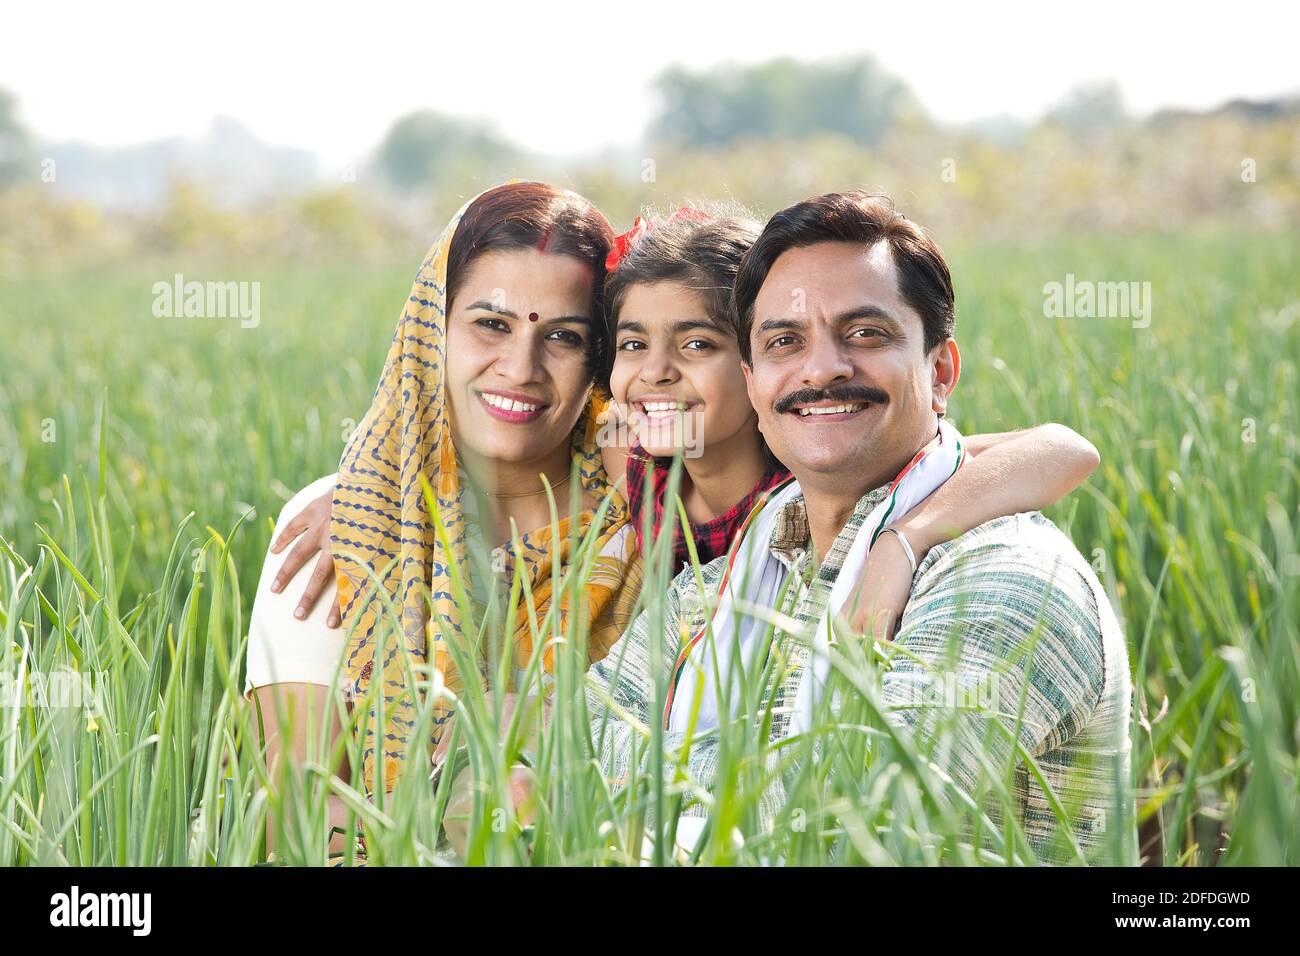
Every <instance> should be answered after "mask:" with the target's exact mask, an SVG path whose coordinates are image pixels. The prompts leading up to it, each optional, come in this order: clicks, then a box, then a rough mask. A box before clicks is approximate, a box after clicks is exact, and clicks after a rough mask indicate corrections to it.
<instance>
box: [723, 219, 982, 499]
mask: <svg viewBox="0 0 1300 956" xmlns="http://www.w3.org/2000/svg"><path fill="white" fill-rule="evenodd" d="M924 341H925V329H924V325H923V323H922V321H921V316H920V315H919V314H918V313H917V312H916V311H915V310H914V309H912V307H911V306H909V305H908V304H907V303H906V302H904V300H903V297H902V295H901V293H900V292H899V286H898V270H897V268H896V267H895V265H894V260H893V255H892V253H891V250H890V248H889V246H888V244H886V243H879V244H877V245H876V246H874V247H872V248H867V247H864V246H862V245H860V244H857V243H849V242H823V243H818V244H816V245H812V246H805V247H802V248H798V249H791V250H789V251H788V252H785V253H783V254H782V255H781V256H780V257H779V258H778V259H777V260H776V262H775V263H773V265H772V268H771V270H770V271H769V273H768V275H767V278H766V280H765V281H764V282H763V286H762V288H761V289H760V290H759V294H758V297H757V299H756V300H755V302H754V318H753V323H752V325H751V328H750V349H751V354H752V365H750V366H746V367H745V383H746V386H747V388H748V390H749V398H750V401H751V402H752V403H753V405H754V408H755V409H757V410H758V418H759V427H760V428H761V429H762V431H763V436H764V438H766V439H767V443H768V445H769V446H770V447H771V449H772V451H773V453H774V454H775V455H776V456H777V457H778V458H779V459H780V460H781V461H782V462H784V463H785V465H786V466H787V467H789V468H790V470H791V471H793V472H794V474H795V477H796V478H798V479H799V481H800V483H802V484H817V485H820V486H822V487H827V488H832V487H833V488H843V489H845V490H857V491H858V493H864V492H865V491H867V490H869V489H870V488H873V487H876V486H878V485H880V484H882V483H884V482H885V481H888V480H889V479H890V478H892V477H893V476H894V475H895V474H896V473H897V472H898V470H899V469H901V468H902V467H903V465H905V464H906V463H907V461H908V459H910V458H911V457H912V455H914V454H915V453H916V451H917V450H918V449H920V448H921V447H922V446H923V445H924V444H925V443H926V442H927V441H929V440H930V439H931V438H932V437H933V436H934V433H935V430H936V428H937V427H938V422H937V418H936V414H935V413H936V412H937V411H940V410H942V409H943V408H944V404H945V402H946V400H947V395H948V392H949V391H951V388H952V385H953V384H955V383H956V377H957V362H958V359H957V352H956V345H955V343H953V342H952V340H951V339H949V340H948V342H947V343H945V345H941V346H940V347H938V348H937V349H935V350H934V351H933V352H932V353H929V354H927V353H926V352H925V348H924Z"/></svg>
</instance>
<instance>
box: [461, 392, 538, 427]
mask: <svg viewBox="0 0 1300 956" xmlns="http://www.w3.org/2000/svg"><path fill="white" fill-rule="evenodd" d="M478 398H479V401H480V402H482V403H483V407H484V408H486V409H487V410H488V413H489V414H491V415H492V416H493V417H494V418H499V419H501V420H503V421H507V422H527V421H532V420H533V419H535V418H537V417H538V416H539V415H541V414H542V412H543V411H544V410H545V409H546V407H547V406H546V404H545V403H544V402H529V401H524V400H523V399H522V398H512V397H511V396H509V395H502V394H499V393H497V392H479V393H478Z"/></svg>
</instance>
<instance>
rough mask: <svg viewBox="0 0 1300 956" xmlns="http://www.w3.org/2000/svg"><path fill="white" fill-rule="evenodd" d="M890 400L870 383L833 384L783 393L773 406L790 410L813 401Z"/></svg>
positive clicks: (783, 410)
mask: <svg viewBox="0 0 1300 956" xmlns="http://www.w3.org/2000/svg"><path fill="white" fill-rule="evenodd" d="M888 401H889V396H888V395H886V394H885V393H884V392H882V391H881V390H880V389H878V388H874V387H872V386H870V385H832V386H831V387H830V388H801V389H799V391H797V392H791V393H790V394H789V395H783V396H782V397H781V398H780V399H778V400H777V403H776V404H775V405H773V406H772V407H773V408H774V409H776V410H777V411H778V412H788V411H790V410H791V409H792V408H794V407H795V406H796V405H811V404H812V403H813V402H839V403H848V402H875V403H876V404H877V405H883V404H885V403H886V402H888Z"/></svg>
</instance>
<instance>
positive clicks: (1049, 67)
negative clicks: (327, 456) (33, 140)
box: [0, 0, 1300, 167]
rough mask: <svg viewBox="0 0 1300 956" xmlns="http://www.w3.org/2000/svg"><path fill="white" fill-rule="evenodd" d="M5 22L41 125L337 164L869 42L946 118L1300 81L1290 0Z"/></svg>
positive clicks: (696, 0) (1218, 95) (682, 6)
mask: <svg viewBox="0 0 1300 956" xmlns="http://www.w3.org/2000/svg"><path fill="white" fill-rule="evenodd" d="M0 24H2V26H0V87H5V88H8V89H9V90H10V91H12V92H13V93H15V94H16V95H17V96H18V98H19V103H20V109H21V116H22V118H23V120H24V122H25V123H26V124H27V125H28V126H29V127H31V128H32V129H34V130H35V131H36V132H37V134H38V135H40V136H42V137H45V138H49V139H80V140H85V141H89V142H93V143H98V144H103V145H125V144H128V143H135V142H140V141H142V140H147V139H155V138H159V137H163V136H172V135H178V134H179V135H194V134H199V133H201V132H203V131H204V130H205V129H206V128H207V126H208V124H209V122H210V121H211V119H212V117H213V116H214V115H215V114H219V113H220V114H226V115H229V116H233V117H235V118H236V119H238V120H239V121H240V122H242V123H244V124H246V125H247V126H248V127H249V128H251V129H252V130H253V132H254V133H255V134H257V135H258V136H259V137H260V138H262V139H264V140H266V141H268V142H272V143H277V144H284V145H292V146H300V147H305V148H307V149H311V150H313V151H315V152H316V153H318V154H319V155H320V156H321V158H322V159H323V160H324V161H325V162H326V163H327V164H328V165H330V166H335V167H337V166H342V165H343V164H345V163H348V162H351V161H354V160H359V159H361V158H362V157H363V156H364V155H365V154H366V153H367V152H368V151H369V150H370V149H372V148H373V146H374V145H375V144H376V143H377V142H378V141H379V139H380V138H381V137H382V136H383V134H384V132H385V131H386V130H387V128H388V126H389V124H390V123H391V122H392V121H393V120H394V119H395V118H396V117H398V116H400V115H402V114H403V113H406V112H408V111H410V110H413V109H418V108H422V107H431V108H434V109H438V110H442V111H445V112H449V113H458V114H465V115H481V116H484V117H486V118H488V119H490V120H492V121H493V122H494V123H495V124H496V126H497V128H498V130H499V131H500V132H502V133H504V134H505V135H507V136H508V137H509V138H511V139H513V140H515V141H517V142H519V143H520V144H522V145H524V146H526V147H528V148H531V149H534V150H538V151H542V152H550V153H573V152H582V151H587V150H591V149H595V148H599V147H601V146H604V145H616V146H632V145H634V144H635V143H636V142H637V141H638V139H639V137H640V134H641V132H642V130H643V129H644V127H645V124H646V122H647V120H648V119H649V117H650V115H651V113H652V111H653V108H654V100H653V95H652V93H651V92H650V90H649V80H650V79H651V77H653V76H654V75H655V74H656V73H657V72H658V71H659V70H661V69H662V68H663V67H664V66H666V65H668V64H669V63H672V62H680V63H684V64H686V65H689V66H691V67H697V68H698V67H704V66H709V65H712V64H715V63H718V62H720V61H724V60H730V61H738V62H755V61H759V60H763V59H766V58H768V57H772V56H776V55H781V54H788V55H793V56H796V57H800V58H807V59H812V58H820V57H826V56H835V55H840V54H846V53H860V52H870V53H873V54H875V55H876V56H877V57H878V58H879V60H880V61H881V62H882V63H883V65H884V66H885V68H886V69H888V70H890V71H891V72H893V73H896V74H898V75H900V76H902V77H903V78H904V79H905V80H906V81H907V82H908V83H909V84H910V85H911V86H912V88H913V90H915V92H916V94H917V95H918V97H919V98H920V100H921V102H922V103H923V104H924V105H925V106H926V108H927V109H928V110H929V111H930V112H931V113H932V114H933V115H935V116H936V117H938V118H939V119H941V120H951V121H960V120H970V119H975V118H978V117H982V116H989V115H992V114H997V113H1010V114H1013V115H1015V116H1018V117H1020V118H1022V119H1033V118H1035V117H1037V116H1038V115H1040V114H1041V113H1042V112H1043V111H1044V110H1045V109H1046V108H1047V107H1048V106H1050V105H1051V104H1053V103H1054V102H1056V101H1057V100H1059V99H1060V98H1061V96H1062V95H1063V94H1064V93H1065V92H1066V91H1067V90H1068V89H1069V88H1070V87H1071V86H1073V85H1075V84H1076V83H1078V82H1080V81H1084V80H1090V79H1095V78H1102V77H1115V78H1117V79H1118V80H1119V81H1120V84H1121V86H1122V89H1123V91H1124V94H1125V97H1126V100H1127V102H1128V105H1129V107H1130V109H1132V110H1134V111H1136V112H1138V113H1145V112H1149V111H1150V110H1152V109H1155V108H1157V107H1160V106H1165V105H1180V106H1189V107H1206V106H1213V105H1217V104H1218V103H1220V102H1222V101H1223V100H1225V99H1229V98H1231V97H1235V96H1245V97H1263V96H1274V95H1277V94H1280V93H1286V92H1296V91H1298V90H1300V69H1297V59H1296V53H1295V47H1294V44H1295V38H1296V36H1297V35H1300V4H1296V3H1295V2H1294V0H1291V2H1282V3H1277V4H1276V5H1270V4H1265V3H1255V2H1251V3H1239V4H1230V5H1224V4H1222V3H1208V2H1201V0H1191V2H1180V3H1172V2H1171V3H1150V4H1147V3H1141V2H1133V0H1125V2H1111V0H1091V2H1087V3H1082V4H1079V5H1077V7H1075V9H1074V11H1073V12H1070V11H1067V10H1066V9H1065V8H1064V7H1063V5H1059V4H1056V3H1043V2H1038V3H1032V2H1031V3H1005V4H1003V3H996V2H969V0H968V2H954V3H944V2H933V0H931V2H925V3H920V4H916V3H908V2H906V0H903V2H897V3H893V4H890V5H888V7H886V5H884V4H881V3H870V2H867V0H831V2H823V0H787V2H786V3H766V2H762V0H749V2H743V3H742V2H736V0H732V2H728V3H725V4H716V5H715V4H710V3H708V2H707V0H684V2H682V0H623V2H619V0H604V2H587V0H579V2H569V0H565V2H559V0H533V2H527V3H524V2H513V0H469V2H454V0H453V2H445V0H423V2H419V3H398V2H390V0H365V2H358V0H351V2H340V3H326V2H318V3H310V4H307V3H278V2H275V0H257V2H246V0H226V2H221V3H189V2H179V3H178V2H171V3H161V2H158V3H154V2H130V0H121V2H113V3H104V2H66V0H60V2H56V3H54V2H52V3H15V4H12V5H10V6H9V7H8V8H7V9H6V10H5V12H4V14H3V17H2V18H0Z"/></svg>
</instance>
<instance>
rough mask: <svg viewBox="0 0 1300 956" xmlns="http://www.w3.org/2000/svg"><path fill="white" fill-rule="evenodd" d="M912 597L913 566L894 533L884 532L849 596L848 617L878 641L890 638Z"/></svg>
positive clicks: (859, 629)
mask: <svg viewBox="0 0 1300 956" xmlns="http://www.w3.org/2000/svg"><path fill="white" fill-rule="evenodd" d="M911 596H912V565H911V562H909V561H908V560H907V554H906V552H904V551H903V545H902V544H901V543H900V542H899V540H898V538H897V537H895V536H894V535H892V534H882V535H881V536H880V537H878V538H877V539H876V543H875V546H874V547H872V549H871V552H870V553H869V554H868V555H867V564H866V567H864V568H863V569H862V577H861V578H860V579H859V581H858V587H857V590H856V591H854V593H853V595H852V596H851V597H850V598H849V604H848V608H846V614H845V616H846V617H847V618H848V620H849V624H850V625H851V626H852V627H853V630H854V631H855V632H857V633H859V634H866V635H868V636H870V637H873V638H875V639H877V640H882V641H888V640H891V639H892V638H893V636H894V634H895V633H896V632H897V631H898V622H899V620H900V619H901V618H902V616H903V609H904V608H905V607H907V601H908V599H909V598H910V597H911Z"/></svg>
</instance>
